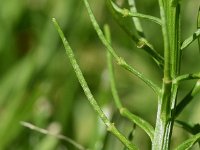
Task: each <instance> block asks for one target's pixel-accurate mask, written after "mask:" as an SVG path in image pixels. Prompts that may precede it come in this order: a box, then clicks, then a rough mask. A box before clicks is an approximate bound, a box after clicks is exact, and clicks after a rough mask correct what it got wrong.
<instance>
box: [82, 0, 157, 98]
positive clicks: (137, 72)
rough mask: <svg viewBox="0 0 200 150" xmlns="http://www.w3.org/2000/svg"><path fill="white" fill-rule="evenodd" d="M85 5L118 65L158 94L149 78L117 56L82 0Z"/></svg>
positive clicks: (95, 27) (98, 32) (93, 23)
mask: <svg viewBox="0 0 200 150" xmlns="http://www.w3.org/2000/svg"><path fill="white" fill-rule="evenodd" d="M84 3H85V6H86V8H87V11H88V14H89V16H90V19H91V22H92V25H93V27H94V29H95V30H96V32H97V34H98V36H99V38H100V40H101V41H102V43H103V44H104V46H105V47H106V49H107V50H108V51H109V52H110V53H111V55H112V56H113V57H114V58H115V60H116V61H117V63H118V65H120V66H121V67H123V68H124V69H126V70H128V71H130V72H131V73H132V74H134V75H135V76H137V77H138V78H140V79H141V80H142V81H143V82H145V83H146V84H147V85H148V86H149V87H151V88H152V89H153V91H154V92H155V93H156V94H157V95H158V94H159V93H160V88H159V87H158V86H157V85H156V84H154V83H153V82H152V81H151V80H149V79H148V78H147V77H145V76H144V75H143V74H142V73H140V72H139V71H137V70H136V69H134V68H133V67H131V66H130V65H129V64H127V63H126V61H125V60H124V59H123V58H121V57H119V56H118V55H117V53H116V52H115V50H114V49H113V48H112V46H111V45H110V44H109V42H108V41H107V40H106V38H105V36H104V35H103V32H102V31H101V29H100V27H99V25H98V24H97V21H96V19H95V17H94V15H93V13H92V10H91V8H90V6H89V4H88V2H87V0H84Z"/></svg>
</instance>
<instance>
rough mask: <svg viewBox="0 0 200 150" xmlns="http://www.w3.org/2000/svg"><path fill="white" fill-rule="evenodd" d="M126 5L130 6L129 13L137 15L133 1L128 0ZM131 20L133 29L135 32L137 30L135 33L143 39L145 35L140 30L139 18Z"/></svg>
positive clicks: (141, 29)
mask: <svg viewBox="0 0 200 150" xmlns="http://www.w3.org/2000/svg"><path fill="white" fill-rule="evenodd" d="M128 3H129V6H130V11H131V12H132V13H137V8H136V6H135V0H128ZM132 20H133V23H134V25H135V28H136V30H137V33H138V34H139V35H140V36H141V37H143V38H144V37H145V35H144V31H143V28H142V25H141V23H140V20H139V18H137V17H133V18H132Z"/></svg>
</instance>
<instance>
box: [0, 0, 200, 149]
mask: <svg viewBox="0 0 200 150" xmlns="http://www.w3.org/2000/svg"><path fill="white" fill-rule="evenodd" d="M89 2H90V4H91V7H92V10H93V12H94V14H95V16H96V18H97V20H98V22H99V24H100V26H101V27H103V25H104V24H105V23H108V24H109V25H110V28H111V33H112V41H113V46H114V47H115V48H116V49H117V52H118V53H119V54H120V55H121V56H123V57H124V58H125V59H126V60H127V61H128V62H129V63H130V64H131V65H132V66H134V67H135V68H137V69H138V70H139V71H141V72H143V73H144V74H145V75H146V76H147V77H149V78H150V79H152V80H153V81H154V82H155V83H157V84H159V85H161V81H162V72H161V71H160V70H159V69H158V67H157V66H156V65H155V64H154V62H153V61H152V59H151V57H149V56H148V55H147V53H145V52H144V51H142V50H141V49H137V47H136V46H135V44H134V43H133V42H132V41H131V40H130V38H129V37H128V36H127V35H126V34H125V33H124V31H123V30H122V29H121V28H120V27H119V26H118V24H117V23H116V22H115V20H114V19H113V17H112V15H111V14H110V12H109V10H108V9H107V7H106V4H105V2H104V1H103V0H96V1H92V0H90V1H89ZM121 2H123V0H117V3H119V4H120V3H121ZM136 4H137V6H138V11H139V12H142V13H145V14H150V15H154V16H159V9H158V2H157V0H136ZM182 4H183V6H182V34H181V36H182V39H185V38H186V37H188V36H189V35H191V34H192V33H193V32H194V31H195V30H196V16H197V10H198V6H199V5H200V2H199V1H198V0H191V1H183V2H182ZM52 17H55V18H56V19H57V20H58V22H59V23H60V25H61V27H62V29H63V31H64V33H65V35H66V36H67V38H68V40H69V42H70V43H71V46H72V48H73V49H74V51H75V54H76V58H77V60H78V62H79V64H80V67H81V69H82V71H83V73H84V76H85V78H86V80H87V82H88V84H89V87H90V88H91V91H92V93H93V94H94V96H95V98H96V99H97V101H98V103H99V104H100V106H101V107H102V109H103V110H104V111H105V112H106V114H107V115H108V116H109V118H110V119H112V120H113V122H115V124H116V126H117V127H118V128H119V129H120V131H121V132H123V133H124V135H125V136H127V137H128V135H129V133H130V131H132V128H133V124H132V123H130V122H129V121H127V120H126V119H124V118H122V117H121V116H120V115H119V113H118V112H117V110H116V108H115V106H114V104H113V98H112V95H111V92H110V87H109V78H108V70H107V64H106V51H105V48H104V47H103V46H102V44H101V42H100V41H99V39H98V37H97V35H96V33H95V31H94V29H93V28H92V25H91V23H90V20H89V17H88V15H87V13H86V9H85V8H84V5H83V1H82V0H0V64H1V65H0V150H68V149H69V150H75V149H76V148H74V147H73V146H72V145H70V144H69V143H66V142H64V141H61V140H58V139H56V138H53V137H50V136H47V135H42V134H40V133H38V132H35V131H31V130H30V129H27V128H25V127H23V126H21V125H20V121H27V122H31V123H33V124H34V125H36V126H39V127H41V128H45V129H47V128H49V129H50V130H52V131H55V132H59V133H60V134H63V135H65V136H68V137H70V138H72V139H74V140H75V141H77V142H78V143H80V144H82V145H83V146H84V147H87V148H90V149H91V150H100V149H104V150H112V149H113V150H122V149H123V145H122V144H121V143H120V142H119V141H118V140H116V139H115V138H114V137H113V136H112V135H110V134H108V133H107V132H106V130H105V128H104V125H103V124H102V122H101V121H100V120H99V118H98V116H97V115H96V114H95V113H94V111H93V110H92V109H91V107H90V105H89V104H88V101H87V100H86V97H85V95H84V93H83V92H82V89H81V87H80V85H79V84H78V81H77V79H76V77H75V73H74V72H73V70H72V68H71V65H70V64H69V61H68V59H67V57H66V55H65V51H64V48H63V46H62V43H61V40H60V38H59V37H58V34H57V32H56V30H55V28H54V27H53V24H52V22H51V18H52ZM142 26H143V28H144V31H145V34H146V35H147V38H148V40H149V41H151V42H152V44H153V45H154V46H155V48H156V49H157V50H158V52H159V53H161V54H163V51H162V36H161V29H160V27H159V26H157V25H155V24H154V23H149V22H147V21H142ZM182 58H183V62H182V68H181V72H182V73H187V72H191V73H192V72H199V71H200V61H199V60H200V54H199V52H198V48H197V42H194V43H193V44H192V45H191V46H190V47H188V48H187V49H186V50H185V51H184V53H183V57H182ZM115 73H116V79H117V80H116V81H117V88H118V91H119V94H120V97H121V99H122V101H123V104H124V105H125V106H126V107H128V108H129V109H130V110H131V111H132V112H133V113H135V114H138V115H139V116H141V117H143V118H145V119H146V120H148V121H150V122H151V123H152V124H153V125H154V124H155V119H156V105H157V102H156V96H155V95H154V93H153V92H152V91H151V89H149V88H148V87H147V86H146V85H144V84H143V82H141V81H140V80H139V79H137V78H136V77H134V76H132V75H131V74H130V73H128V72H127V71H125V70H123V69H121V68H120V67H119V66H117V65H115ZM194 82H195V81H193V82H184V84H182V85H181V87H180V93H179V99H181V98H182V97H184V95H186V93H187V92H188V91H189V90H190V89H191V88H192V85H193V84H194ZM199 114H200V96H199V95H198V96H197V97H196V98H195V99H194V101H193V102H192V103H191V104H190V105H189V106H188V107H187V108H186V109H185V110H184V112H183V114H182V115H180V117H179V118H180V119H182V120H185V121H187V122H189V123H193V124H196V123H199V122H200V115H199ZM188 137H189V134H187V133H186V132H185V131H184V130H183V129H180V128H178V127H175V128H174V134H173V137H172V139H173V142H172V147H173V146H174V145H175V146H176V145H177V144H179V143H180V142H182V141H183V140H185V139H187V138H188ZM133 141H134V142H135V143H136V145H138V147H139V148H140V149H141V150H146V149H150V147H151V143H150V139H149V138H148V137H147V136H146V135H145V133H144V132H143V131H142V130H141V129H139V128H136V129H135V132H134V139H133ZM197 149H198V148H197Z"/></svg>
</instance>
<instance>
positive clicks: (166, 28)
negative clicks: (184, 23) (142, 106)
mask: <svg viewBox="0 0 200 150" xmlns="http://www.w3.org/2000/svg"><path fill="white" fill-rule="evenodd" d="M159 5H160V14H161V19H162V33H163V39H164V60H165V62H164V78H163V87H162V92H161V95H160V96H159V99H158V112H157V120H156V128H155V134H154V142H153V146H152V148H153V150H168V149H169V146H170V140H171V134H172V128H173V124H174V110H175V105H176V97H177V91H178V85H177V84H175V83H173V82H172V80H173V79H174V78H175V77H176V76H177V75H179V70H180V34H179V32H180V23H179V22H180V19H179V18H180V17H179V11H180V10H179V9H180V7H179V5H176V6H175V7H174V6H173V5H171V2H170V1H163V0H159Z"/></svg>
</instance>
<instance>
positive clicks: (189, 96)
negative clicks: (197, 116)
mask: <svg viewBox="0 0 200 150" xmlns="http://www.w3.org/2000/svg"><path fill="white" fill-rule="evenodd" d="M199 92H200V80H198V81H197V82H196V84H195V85H194V87H193V88H192V90H191V91H190V92H189V93H188V94H187V95H186V96H185V97H184V98H183V99H182V100H181V102H180V103H179V104H178V105H177V107H176V114H175V116H176V117H177V116H178V115H179V114H180V113H181V112H182V111H183V110H184V108H185V107H186V106H187V105H188V104H189V103H190V102H191V101H192V100H193V99H194V97H195V96H196V95H197V94H198V93H199Z"/></svg>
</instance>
